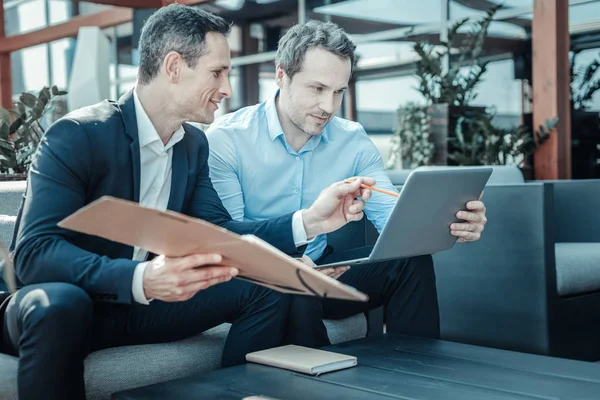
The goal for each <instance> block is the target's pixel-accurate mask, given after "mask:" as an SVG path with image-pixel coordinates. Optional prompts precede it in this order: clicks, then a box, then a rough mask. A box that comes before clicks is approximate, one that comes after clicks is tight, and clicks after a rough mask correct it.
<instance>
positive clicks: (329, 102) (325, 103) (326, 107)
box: [319, 93, 335, 114]
mask: <svg viewBox="0 0 600 400" xmlns="http://www.w3.org/2000/svg"><path fill="white" fill-rule="evenodd" d="M319 108H320V109H321V110H322V111H323V112H326V113H327V114H333V112H334V111H335V95H334V94H333V93H331V94H326V95H324V96H323V97H322V98H321V104H319Z"/></svg>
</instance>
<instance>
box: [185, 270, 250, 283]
mask: <svg viewBox="0 0 600 400" xmlns="http://www.w3.org/2000/svg"><path fill="white" fill-rule="evenodd" d="M238 273H239V271H238V269H237V268H232V267H222V266H214V267H202V268H198V269H195V270H191V271H189V272H188V273H186V274H183V276H182V278H181V281H180V282H179V283H178V286H187V285H190V284H193V283H196V282H201V281H208V280H211V279H218V278H222V277H230V278H231V277H234V276H237V275H238Z"/></svg>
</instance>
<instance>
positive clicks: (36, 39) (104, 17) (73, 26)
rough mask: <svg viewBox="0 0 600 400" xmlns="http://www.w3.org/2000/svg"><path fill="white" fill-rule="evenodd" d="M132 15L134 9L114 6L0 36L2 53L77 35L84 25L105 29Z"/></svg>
mask: <svg viewBox="0 0 600 400" xmlns="http://www.w3.org/2000/svg"><path fill="white" fill-rule="evenodd" d="M132 17H133V10H132V9H131V8H123V7H114V8H111V9H108V10H106V11H101V12H98V13H94V14H88V15H80V16H76V17H73V18H71V19H70V20H69V21H67V22H64V23H62V24H57V25H51V26H49V27H47V28H42V29H38V30H36V31H33V32H28V33H22V34H20V35H14V36H7V37H5V38H0V54H1V53H10V52H13V51H17V50H21V49H24V48H27V47H32V46H37V45H39V44H43V43H49V42H53V41H55V40H59V39H64V38H68V37H76V36H77V33H78V32H79V28H81V27H84V26H97V27H99V28H101V29H104V28H109V27H111V26H116V25H121V24H124V23H126V22H129V21H131V19H132Z"/></svg>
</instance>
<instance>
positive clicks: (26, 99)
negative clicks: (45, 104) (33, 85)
mask: <svg viewBox="0 0 600 400" xmlns="http://www.w3.org/2000/svg"><path fill="white" fill-rule="evenodd" d="M19 100H21V102H23V104H25V105H26V106H27V107H29V108H34V107H35V106H36V105H37V104H38V99H37V97H35V96H34V95H32V94H31V93H21V96H20V97H19Z"/></svg>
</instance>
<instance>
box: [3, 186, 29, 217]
mask: <svg viewBox="0 0 600 400" xmlns="http://www.w3.org/2000/svg"><path fill="white" fill-rule="evenodd" d="M26 186H27V182H25V181H9V182H0V215H13V216H14V215H17V212H18V211H19V206H20V205H21V201H22V200H23V194H24V193H25V188H26Z"/></svg>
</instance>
